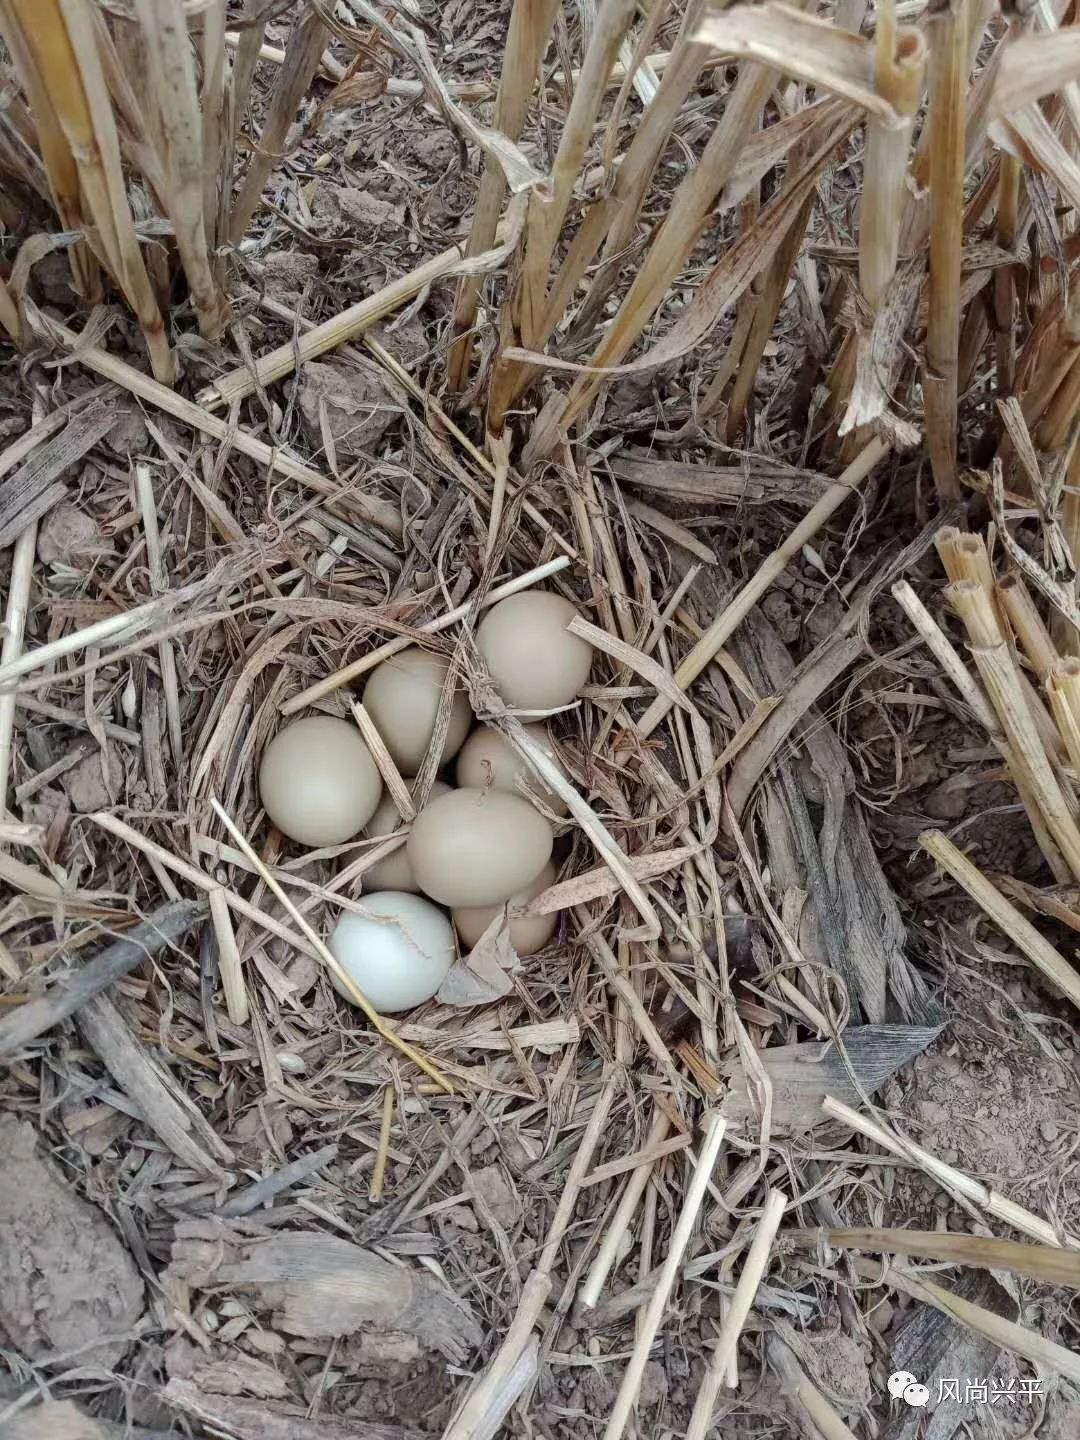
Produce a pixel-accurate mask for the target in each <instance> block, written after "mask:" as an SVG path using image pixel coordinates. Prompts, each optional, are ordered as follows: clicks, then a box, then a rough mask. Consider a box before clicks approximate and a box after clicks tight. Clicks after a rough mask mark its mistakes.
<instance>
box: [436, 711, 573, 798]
mask: <svg viewBox="0 0 1080 1440" xmlns="http://www.w3.org/2000/svg"><path fill="white" fill-rule="evenodd" d="M522 728H523V729H524V731H525V733H526V734H527V735H529V736H530V737H531V738H532V739H533V740H535V741H536V743H537V744H538V745H539V746H541V747H542V748H543V749H544V750H546V751H547V753H548V754H549V755H550V756H551V758H552V760H553V761H554V763H555V765H556V766H557V767H558V769H559V770H560V771H561V772H562V773H563V774H564V775H565V774H566V771H565V769H564V768H563V765H562V762H561V761H560V760H559V757H558V756H557V755H556V754H555V747H554V746H553V745H552V743H551V736H550V735H549V734H548V728H547V726H546V725H542V724H536V725H525V726H523V727H522ZM456 773H457V782H458V784H459V785H467V786H472V787H473V788H474V789H476V790H484V789H486V788H487V787H488V786H489V785H490V786H491V787H492V788H493V789H495V790H510V791H513V792H514V793H515V794H520V793H521V792H520V791H519V790H518V788H517V785H516V784H515V783H514V782H515V781H516V780H517V778H518V776H520V777H521V779H522V780H525V781H527V782H528V785H529V788H530V789H531V790H534V791H535V792H536V794H537V795H538V796H539V798H540V799H541V800H543V802H544V804H545V805H546V806H547V807H548V809H549V810H553V811H554V812H555V814H556V815H567V814H569V810H568V809H567V805H566V801H565V800H560V799H559V797H558V796H557V795H553V794H552V792H551V791H550V790H549V789H548V788H547V787H546V786H545V785H544V784H543V782H542V781H541V780H540V779H539V777H538V776H537V775H536V774H535V773H534V772H533V768H532V766H531V765H529V763H528V762H527V761H526V760H523V759H522V758H521V756H520V755H519V754H518V752H517V751H516V750H515V749H514V747H513V745H511V743H510V741H509V740H508V739H507V738H506V736H505V735H504V734H503V733H502V731H501V730H496V729H495V728H494V726H491V725H478V726H477V727H476V729H475V730H474V731H473V732H472V734H471V735H470V736H469V738H468V739H467V740H466V741H465V744H464V745H463V746H462V747H461V750H460V752H459V754H458V757H457V770H456Z"/></svg>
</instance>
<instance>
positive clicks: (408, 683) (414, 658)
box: [364, 645, 473, 776]
mask: <svg viewBox="0 0 1080 1440" xmlns="http://www.w3.org/2000/svg"><path fill="white" fill-rule="evenodd" d="M449 668H450V662H449V661H448V660H447V659H446V657H445V656H443V655H432V654H430V653H429V652H428V651H427V650H421V649H420V647H419V646H417V645H411V646H410V647H409V648H408V649H407V650H402V651H400V652H399V653H398V654H397V655H391V657H390V659H389V660H384V661H383V662H382V664H381V665H376V667H375V669H374V670H373V671H372V672H371V679H370V680H369V681H368V683H367V687H366V688H365V690H364V706H365V708H366V709H367V712H368V714H369V715H370V716H371V718H372V720H374V722H375V728H376V729H377V730H378V732H379V734H380V735H381V736H382V738H383V742H384V744H385V745H386V748H387V749H388V750H389V751H390V754H391V755H392V756H393V757H394V764H395V765H396V766H397V767H398V769H399V770H400V771H401V773H402V775H406V776H409V775H415V774H416V773H417V772H418V771H419V769H420V766H421V765H422V764H423V763H424V756H425V755H426V754H427V751H428V746H429V745H430V744H431V737H432V735H434V733H435V717H436V715H437V714H438V711H439V701H440V700H441V699H442V692H443V687H444V685H445V684H446V672H447V670H448V669H449ZM472 718H473V717H472V711H471V710H470V709H469V701H468V699H467V697H466V695H465V691H464V690H460V689H459V690H455V691H454V698H453V702H452V704H451V707H450V727H449V729H448V730H447V732H446V740H445V741H444V742H443V750H442V758H441V760H440V761H439V764H440V765H443V764H445V763H446V761H447V760H452V759H453V758H454V756H455V755H456V754H457V752H458V751H459V750H460V749H461V746H462V744H463V742H464V740H465V736H466V735H467V734H468V733H469V726H470V725H471V724H472Z"/></svg>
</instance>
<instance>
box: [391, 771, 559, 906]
mask: <svg viewBox="0 0 1080 1440" xmlns="http://www.w3.org/2000/svg"><path fill="white" fill-rule="evenodd" d="M551 846H552V833H551V826H550V825H549V824H548V823H547V821H546V820H545V819H544V817H543V816H542V815H541V814H540V812H539V810H537V809H535V807H534V806H532V805H530V804H529V802H528V801H527V800H523V799H522V798H521V797H520V796H517V795H508V794H507V793H506V791H505V790H474V789H471V788H470V789H467V790H451V791H450V793H449V795H440V797H439V798H438V800H436V801H435V802H434V803H433V804H431V805H428V806H426V807H425V808H424V810H422V811H421V813H420V814H419V815H418V816H417V817H416V819H415V820H414V821H413V825H412V829H411V830H410V831H409V839H408V850H409V862H410V864H411V865H412V867H413V874H414V875H415V876H416V880H417V883H418V884H419V886H420V889H421V890H422V891H423V892H424V894H425V895H430V896H431V898H432V899H433V900H439V901H441V902H442V904H444V905H467V906H474V905H502V904H503V903H504V901H506V900H508V899H509V898H510V896H511V895H516V894H517V892H518V891H519V890H521V889H523V888H524V887H525V886H526V885H528V884H530V883H531V882H532V881H533V880H534V879H535V878H536V876H537V875H539V873H540V871H541V870H542V869H543V868H544V866H545V865H546V864H547V862H548V861H549V860H550V859H551Z"/></svg>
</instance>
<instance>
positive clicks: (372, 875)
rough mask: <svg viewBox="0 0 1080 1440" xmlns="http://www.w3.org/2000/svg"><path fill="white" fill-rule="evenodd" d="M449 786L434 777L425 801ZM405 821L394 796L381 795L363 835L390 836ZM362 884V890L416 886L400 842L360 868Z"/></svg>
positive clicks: (446, 789) (440, 793)
mask: <svg viewBox="0 0 1080 1440" xmlns="http://www.w3.org/2000/svg"><path fill="white" fill-rule="evenodd" d="M449 789H450V786H449V785H444V784H443V782H442V781H441V780H436V781H435V782H434V783H433V785H432V787H431V791H430V793H429V794H428V798H427V803H428V805H430V804H431V802H432V801H433V800H437V799H438V798H439V796H440V795H445V794H446V792H447V791H448V790H449ZM404 823H405V822H404V821H403V820H402V818H401V811H400V810H399V809H398V808H397V806H396V805H395V804H394V797H393V796H392V795H390V794H389V793H388V794H385V795H384V796H383V798H382V799H381V800H380V801H379V808H378V809H377V810H376V811H375V814H374V815H373V816H372V817H371V819H370V820H369V821H368V827H367V829H366V830H365V831H364V834H365V835H369V836H371V837H373V838H374V837H375V836H379V835H382V836H385V835H393V834H394V833H395V832H396V831H397V830H400V829H401V827H402V825H403V824H404ZM363 885H364V889H365V890H409V891H411V892H413V893H415V892H417V891H418V890H419V889H420V886H419V885H418V884H417V883H416V876H415V875H414V874H413V868H412V865H411V863H410V861H409V852H408V849H407V848H406V846H405V845H404V844H402V845H399V846H398V848H397V849H396V850H395V851H394V852H393V854H391V855H387V857H386V859H385V860H377V861H376V862H375V864H374V865H372V867H371V869H370V870H365V871H364V876H363Z"/></svg>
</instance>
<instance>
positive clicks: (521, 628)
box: [476, 590, 593, 710]
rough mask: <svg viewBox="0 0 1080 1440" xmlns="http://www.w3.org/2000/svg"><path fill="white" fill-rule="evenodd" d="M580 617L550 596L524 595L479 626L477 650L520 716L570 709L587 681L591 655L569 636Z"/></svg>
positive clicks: (573, 608) (511, 599) (503, 605)
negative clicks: (565, 706) (528, 713)
mask: <svg viewBox="0 0 1080 1440" xmlns="http://www.w3.org/2000/svg"><path fill="white" fill-rule="evenodd" d="M578 614H579V611H578V610H577V607H576V606H574V605H571V603H570V601H569V600H564V599H563V597H562V596H561V595H555V594H553V593H552V592H551V591H550V590H522V591H521V592H520V593H519V594H517V595H508V596H507V597H506V599H505V600H500V601H499V603H498V604H497V605H493V606H492V607H491V609H490V610H489V611H488V612H487V614H486V615H485V616H484V618H483V620H481V622H480V625H479V627H478V628H477V631H476V648H477V649H478V650H479V652H480V654H481V655H482V656H483V657H484V660H485V661H486V662H487V667H488V669H489V670H490V671H491V678H492V680H493V681H494V682H495V688H496V690H498V692H499V694H500V695H501V696H502V698H503V699H504V700H505V701H506V703H507V704H508V705H511V706H513V707H514V709H516V710H556V709H558V707H559V706H560V705H569V703H570V701H571V700H573V699H574V698H575V697H576V696H577V695H578V693H579V692H580V691H581V689H582V687H583V686H584V685H585V683H586V681H587V680H588V678H589V670H590V669H591V667H592V658H593V651H592V646H591V645H590V644H589V643H588V641H587V640H582V639H580V638H579V637H578V636H577V635H571V634H570V633H569V632H568V631H567V628H566V627H567V626H568V625H569V624H570V622H571V620H573V619H574V618H575V617H576V616H577V615H578Z"/></svg>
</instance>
